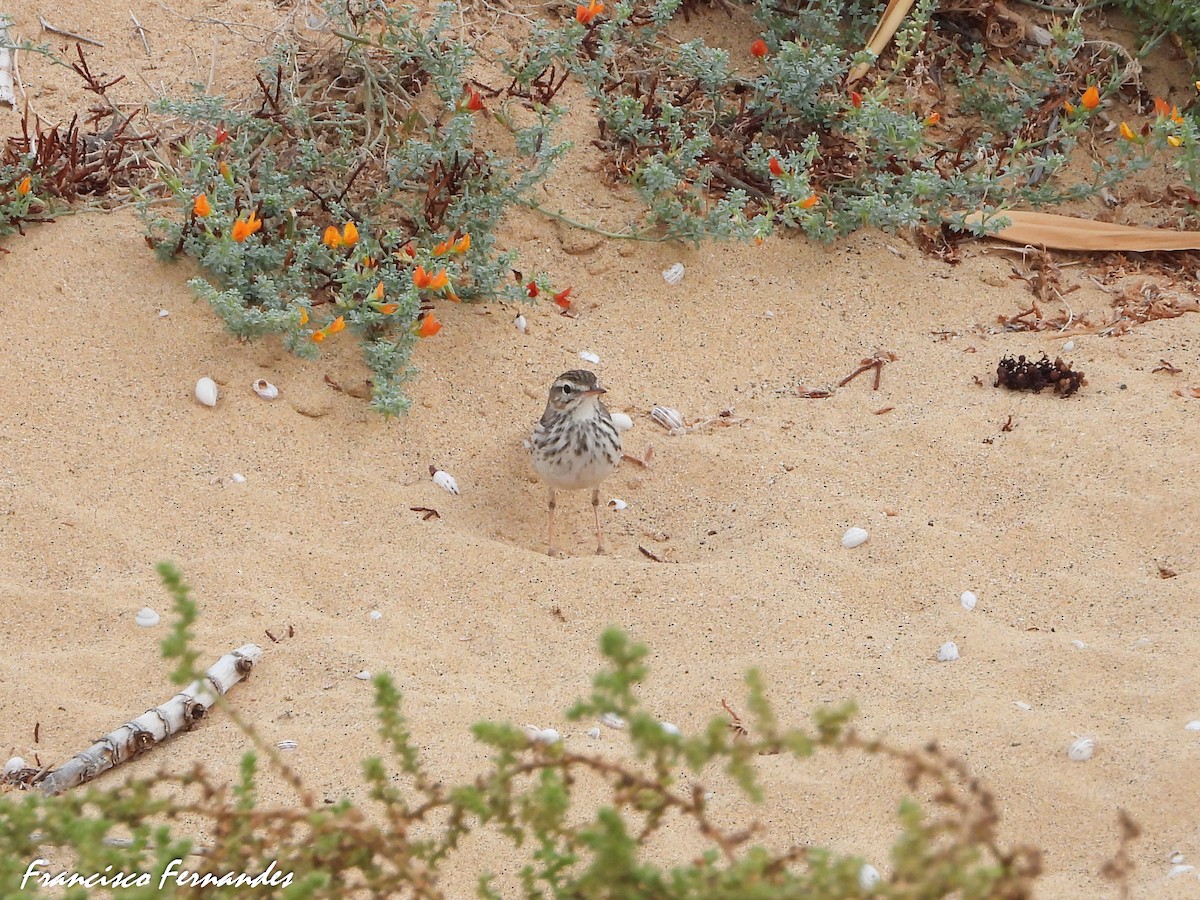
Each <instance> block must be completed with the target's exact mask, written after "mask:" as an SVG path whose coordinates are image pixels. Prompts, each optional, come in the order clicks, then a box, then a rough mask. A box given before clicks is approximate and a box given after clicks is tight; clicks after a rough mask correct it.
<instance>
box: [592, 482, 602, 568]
mask: <svg viewBox="0 0 1200 900" xmlns="http://www.w3.org/2000/svg"><path fill="white" fill-rule="evenodd" d="M592 511H593V512H595V513H596V554H597V555H599V554H601V553H603V552H604V532H603V531H602V530H601V529H600V488H595V489H593V491H592Z"/></svg>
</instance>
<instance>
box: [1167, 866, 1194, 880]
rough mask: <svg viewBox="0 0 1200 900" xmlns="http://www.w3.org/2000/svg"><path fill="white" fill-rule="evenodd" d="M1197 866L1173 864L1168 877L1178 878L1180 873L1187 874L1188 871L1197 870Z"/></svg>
mask: <svg viewBox="0 0 1200 900" xmlns="http://www.w3.org/2000/svg"><path fill="white" fill-rule="evenodd" d="M1195 869H1196V867H1195V866H1182V865H1181V866H1171V871H1169V872H1168V873H1167V877H1168V878H1178V877H1179V876H1180V875H1186V874H1187V873H1188V872H1192V871H1195Z"/></svg>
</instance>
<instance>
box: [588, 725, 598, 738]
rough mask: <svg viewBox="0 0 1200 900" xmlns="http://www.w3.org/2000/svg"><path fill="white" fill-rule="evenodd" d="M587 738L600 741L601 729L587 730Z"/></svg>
mask: <svg viewBox="0 0 1200 900" xmlns="http://www.w3.org/2000/svg"><path fill="white" fill-rule="evenodd" d="M587 736H588V737H590V738H591V739H592V740H594V741H598V740H599V739H600V729H599V728H589V729H588V730H587Z"/></svg>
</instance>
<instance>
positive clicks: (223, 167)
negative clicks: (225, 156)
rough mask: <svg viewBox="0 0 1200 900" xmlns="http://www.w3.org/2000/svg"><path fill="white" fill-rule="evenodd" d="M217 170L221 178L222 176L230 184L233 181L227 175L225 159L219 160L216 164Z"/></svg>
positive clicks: (227, 169)
mask: <svg viewBox="0 0 1200 900" xmlns="http://www.w3.org/2000/svg"><path fill="white" fill-rule="evenodd" d="M217 171H218V172H220V173H221V177H222V178H224V179H225V180H226V181H228V182H229V183H230V184H232V183H233V181H232V179H231V178H230V177H229V166H228V165H227V164H226V163H225V160H221V162H220V163H218V164H217Z"/></svg>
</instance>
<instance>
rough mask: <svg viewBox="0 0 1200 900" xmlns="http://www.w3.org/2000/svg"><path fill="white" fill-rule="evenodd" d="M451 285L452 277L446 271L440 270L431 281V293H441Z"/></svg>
mask: <svg viewBox="0 0 1200 900" xmlns="http://www.w3.org/2000/svg"><path fill="white" fill-rule="evenodd" d="M449 283H450V276H449V275H447V274H446V270H445V269H438V273H437V274H436V275H434V276H433V277H432V278H430V279H429V289H430V290H431V291H440V290H441V289H442V288H444V287H445V286H446V285H448V284H449Z"/></svg>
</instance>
